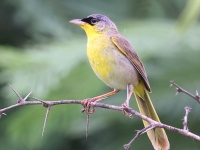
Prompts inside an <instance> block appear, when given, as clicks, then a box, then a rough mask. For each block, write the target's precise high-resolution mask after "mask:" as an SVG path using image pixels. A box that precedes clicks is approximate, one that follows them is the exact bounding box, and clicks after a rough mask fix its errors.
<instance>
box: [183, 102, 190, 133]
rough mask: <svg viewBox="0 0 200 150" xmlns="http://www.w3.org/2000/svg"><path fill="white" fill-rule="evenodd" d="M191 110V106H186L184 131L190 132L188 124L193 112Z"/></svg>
mask: <svg viewBox="0 0 200 150" xmlns="http://www.w3.org/2000/svg"><path fill="white" fill-rule="evenodd" d="M191 109H192V108H190V107H189V106H185V116H184V117H183V129H184V130H189V129H188V125H187V122H188V114H189V112H190V111H191Z"/></svg>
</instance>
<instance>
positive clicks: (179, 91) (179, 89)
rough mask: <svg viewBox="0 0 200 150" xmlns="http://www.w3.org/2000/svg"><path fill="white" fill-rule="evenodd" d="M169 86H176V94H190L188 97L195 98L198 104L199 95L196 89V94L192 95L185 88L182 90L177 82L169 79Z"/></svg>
mask: <svg viewBox="0 0 200 150" xmlns="http://www.w3.org/2000/svg"><path fill="white" fill-rule="evenodd" d="M170 83H171V84H170V86H174V87H176V91H177V92H176V95H177V94H178V93H185V94H186V95H188V96H190V97H192V98H193V99H195V100H196V101H197V102H198V103H199V104H200V96H199V93H198V91H197V90H196V95H193V94H191V93H190V92H188V91H186V90H184V89H183V88H182V87H180V86H179V85H178V84H176V83H175V82H174V81H170Z"/></svg>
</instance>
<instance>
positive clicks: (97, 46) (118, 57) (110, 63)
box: [87, 37, 138, 89]
mask: <svg viewBox="0 0 200 150" xmlns="http://www.w3.org/2000/svg"><path fill="white" fill-rule="evenodd" d="M87 56H88V59H89V62H90V65H91V67H92V69H93V71H94V72H95V74H96V75H97V76H98V77H99V78H100V79H101V80H102V81H103V82H104V83H106V84H107V85H108V86H110V87H112V88H115V89H126V86H127V84H133V85H134V84H136V83H137V82H138V72H137V70H136V69H135V68H134V67H133V66H132V64H131V63H130V61H129V60H128V59H127V58H126V57H125V56H124V55H123V54H122V53H121V52H120V51H119V50H118V49H117V47H116V46H115V45H114V44H113V43H112V41H111V39H110V38H105V37H98V38H94V39H89V40H88V43H87Z"/></svg>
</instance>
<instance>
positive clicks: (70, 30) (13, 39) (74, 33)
mask: <svg viewBox="0 0 200 150" xmlns="http://www.w3.org/2000/svg"><path fill="white" fill-rule="evenodd" d="M0 3H1V4H0V108H4V107H7V106H9V105H12V104H15V103H16V102H17V100H18V99H17V97H16V96H15V94H14V92H13V91H12V90H11V89H10V87H9V86H8V84H11V85H12V86H13V87H14V88H15V89H16V90H17V92H19V93H20V94H21V96H26V94H28V93H29V92H30V91H32V96H34V97H37V98H40V99H44V100H59V99H85V98H88V97H93V96H97V95H100V94H102V93H105V92H108V91H111V90H112V89H110V88H109V87H107V86H106V85H105V84H104V83H102V82H101V81H100V80H99V79H98V78H97V77H96V76H95V75H94V73H93V72H92V70H91V68H90V66H89V63H88V60H87V56H86V52H85V50H86V42H87V40H86V36H85V33H84V31H82V30H81V29H80V28H79V27H77V26H75V25H72V24H70V23H69V21H70V20H71V19H75V18H83V17H86V16H88V15H90V14H92V13H101V14H105V15H107V16H109V17H110V18H111V19H112V20H113V21H114V22H115V23H116V25H117V27H118V29H119V31H120V33H121V34H122V35H123V36H124V37H126V38H127V39H128V41H129V42H130V43H131V45H132V46H133V47H134V49H135V50H136V52H137V53H138V55H139V56H140V58H141V60H142V61H143V63H144V66H145V68H146V71H147V74H148V78H149V82H150V84H151V88H152V91H153V93H152V94H150V96H151V99H152V101H153V103H154V106H155V108H156V110H157V112H158V115H159V116H160V119H161V121H162V122H163V123H166V124H168V125H172V126H175V127H178V128H183V125H182V118H183V116H184V113H185V111H184V107H185V106H190V107H192V110H191V113H190V114H189V122H188V126H189V130H190V131H191V132H193V133H195V134H197V135H200V128H199V123H200V116H199V112H200V105H199V104H198V103H197V102H196V101H194V100H193V99H191V98H190V97H188V96H186V95H184V94H178V95H177V96H175V93H176V92H175V89H174V88H170V86H169V85H170V83H169V82H170V80H175V81H176V82H177V83H178V84H180V85H181V86H182V87H184V88H185V89H187V90H188V91H189V92H192V93H195V91H196V90H199V89H200V58H199V57H200V22H199V15H200V1H199V0H168V1H166V0H124V1H121V0H115V1H111V0H101V1H100V0H99V1H97V0H84V1H81V0H73V1H72V0H71V1H70V0H59V1H56V0H34V1H33V0H26V1H25V0H1V2H0ZM125 98H126V92H125V91H121V92H120V93H119V94H117V95H115V96H112V97H110V98H108V99H106V100H104V101H103V102H104V103H109V104H114V105H121V104H122V103H123V102H124V100H125ZM29 100H31V99H29ZM131 106H132V107H133V108H134V109H136V110H138V108H137V105H136V102H135V100H134V98H132V101H131ZM81 109H82V107H81V106H79V105H59V106H54V107H52V108H51V111H50V114H49V118H48V120H47V125H46V129H45V133H44V137H42V136H41V133H42V126H43V121H44V117H45V112H46V109H45V108H44V107H42V106H39V105H38V106H24V107H19V108H15V109H12V110H10V111H8V112H6V114H7V116H2V117H1V119H0V149H2V150H4V149H9V150H18V149H19V150H21V149H27V150H37V149H38V150H39V149H43V150H46V149H48V150H49V149H50V150H51V149H52V150H54V149H65V150H79V149H80V150H102V149H104V150H114V149H115V150H121V149H123V145H124V144H126V143H128V142H129V141H130V140H131V138H132V137H133V136H134V134H135V133H136V130H139V129H142V128H143V124H142V121H141V119H139V118H137V117H133V119H129V118H127V117H125V116H124V115H123V114H122V113H121V112H117V111H112V110H105V109H99V108H97V109H96V112H95V113H94V114H93V115H92V116H91V118H90V125H89V136H88V139H87V140H86V138H85V129H86V115H85V113H81V111H80V110H81ZM166 132H167V134H168V136H169V141H170V143H171V150H188V149H190V150H198V149H200V142H198V141H195V140H193V139H191V138H188V137H185V136H183V135H180V134H178V133H175V132H171V131H166ZM131 149H135V150H140V149H144V150H152V149H153V148H152V146H151V143H150V141H149V139H148V138H147V136H146V134H145V135H142V136H140V137H139V138H138V139H137V140H136V141H135V142H134V143H133V145H132V147H131Z"/></svg>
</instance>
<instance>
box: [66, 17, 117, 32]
mask: <svg viewBox="0 0 200 150" xmlns="http://www.w3.org/2000/svg"><path fill="white" fill-rule="evenodd" d="M70 23H73V24H76V25H79V26H80V27H81V28H82V29H83V30H85V32H86V34H87V36H92V35H97V34H102V33H106V34H110V33H111V34H114V33H118V30H117V27H116V25H115V24H114V23H113V22H112V21H111V20H110V19H109V18H108V17H107V16H105V15H101V14H92V15H89V16H88V17H86V18H83V19H73V20H71V21H70Z"/></svg>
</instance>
